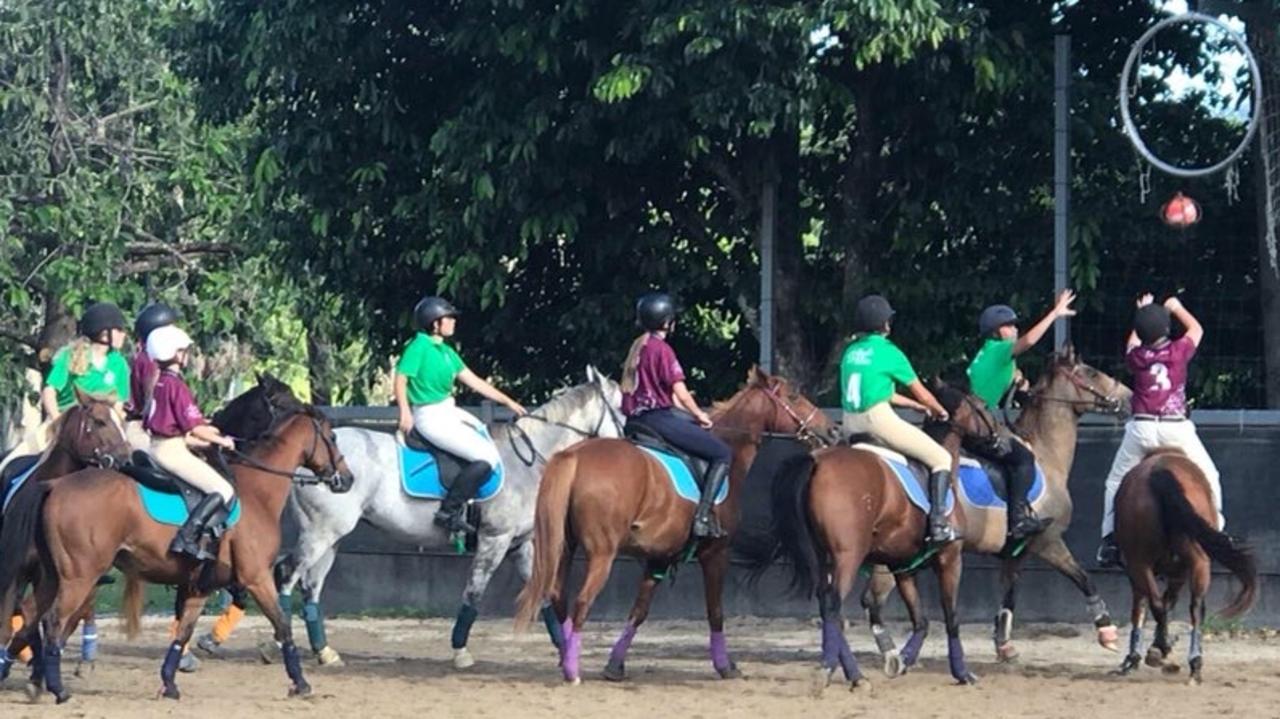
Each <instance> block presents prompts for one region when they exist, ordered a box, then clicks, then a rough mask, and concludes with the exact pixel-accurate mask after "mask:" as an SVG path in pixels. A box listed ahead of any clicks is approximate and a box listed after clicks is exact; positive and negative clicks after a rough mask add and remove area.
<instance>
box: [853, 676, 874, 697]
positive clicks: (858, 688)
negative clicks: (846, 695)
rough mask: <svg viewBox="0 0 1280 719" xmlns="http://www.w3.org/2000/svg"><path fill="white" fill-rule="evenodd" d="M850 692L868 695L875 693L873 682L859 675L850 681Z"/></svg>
mask: <svg viewBox="0 0 1280 719" xmlns="http://www.w3.org/2000/svg"><path fill="white" fill-rule="evenodd" d="M849 692H850V693H852V694H861V695H863V696H868V697H869V696H871V695H872V694H873V693H874V692H873V691H872V689H871V682H870V681H869V680H867V679H866V678H864V677H858V678H857V679H854V680H853V681H851V682H849Z"/></svg>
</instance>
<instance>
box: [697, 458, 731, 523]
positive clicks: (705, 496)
mask: <svg viewBox="0 0 1280 719" xmlns="http://www.w3.org/2000/svg"><path fill="white" fill-rule="evenodd" d="M728 478H729V463H728V462H716V463H715V464H713V465H711V468H710V469H708V470H707V481H706V485H705V486H704V487H703V488H702V496H701V497H699V498H698V509H697V510H696V511H694V513H693V536H695V537H697V538H698V539H715V538H717V537H723V536H726V535H725V531H724V530H723V529H721V528H720V522H719V521H718V520H717V519H716V515H715V512H714V511H713V510H714V508H715V502H716V495H717V494H719V493H720V487H721V485H723V484H724V483H725V481H726V480H727V479H728Z"/></svg>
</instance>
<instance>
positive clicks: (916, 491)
mask: <svg viewBox="0 0 1280 719" xmlns="http://www.w3.org/2000/svg"><path fill="white" fill-rule="evenodd" d="M880 460H881V461H883V462H884V463H885V464H887V465H889V467H890V468H892V469H893V474H894V476H895V477H897V478H898V484H900V485H902V491H904V492H906V493H907V498H909V499H910V500H911V503H912V504H914V505H916V506H917V507H919V508H920V510H921V511H922V512H924V513H925V514H928V513H929V509H930V508H931V507H932V506H933V505H931V504H930V503H929V493H928V492H927V491H925V487H924V485H923V484H922V483H921V482H920V478H919V477H917V476H916V474H915V472H912V471H911V467H908V466H907V464H906V463H905V462H899V461H898V460H896V459H890V458H889V457H886V456H884V455H880ZM955 506H956V493H955V492H947V514H951V510H953V509H955Z"/></svg>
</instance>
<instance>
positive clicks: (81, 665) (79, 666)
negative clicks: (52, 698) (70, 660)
mask: <svg viewBox="0 0 1280 719" xmlns="http://www.w3.org/2000/svg"><path fill="white" fill-rule="evenodd" d="M86 666H87V667H89V669H88V671H86V670H85V667H86ZM96 666H97V663H96V662H77V663H76V670H75V671H74V672H72V673H73V674H75V675H76V677H77V678H79V677H83V676H84V675H85V674H89V673H92V672H93V670H94V668H95V667H96Z"/></svg>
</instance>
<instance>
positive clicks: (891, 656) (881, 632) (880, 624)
mask: <svg viewBox="0 0 1280 719" xmlns="http://www.w3.org/2000/svg"><path fill="white" fill-rule="evenodd" d="M893 585H894V581H893V574H892V573H890V572H889V568H888V567H885V566H882V565H876V566H875V568H874V569H872V570H871V577H870V578H869V579H868V580H867V587H866V589H864V590H862V610H863V612H864V613H865V614H866V616H867V624H868V625H870V626H871V636H872V637H873V638H874V639H875V640H876V649H878V650H879V651H880V659H881V660H882V661H883V662H884V673H885V674H887V675H889V676H891V677H896V676H898V675H899V674H901V673H902V658H901V657H900V656H899V655H898V646H897V645H896V644H894V641H893V635H892V634H890V633H889V630H888V629H886V628H885V626H884V619H883V613H884V603H885V600H887V599H888V598H889V593H890V592H892V591H893Z"/></svg>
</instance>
